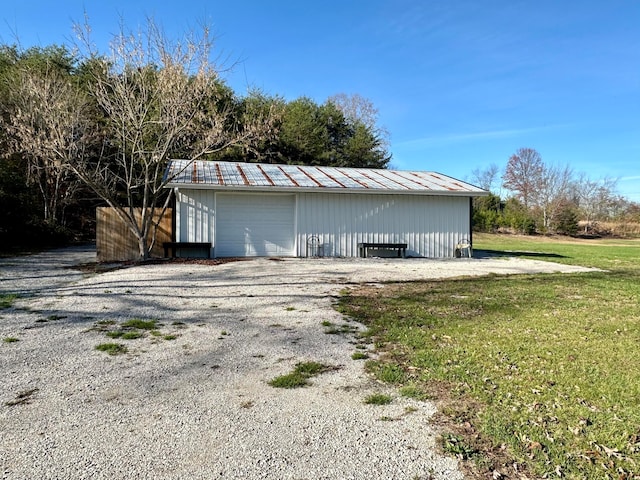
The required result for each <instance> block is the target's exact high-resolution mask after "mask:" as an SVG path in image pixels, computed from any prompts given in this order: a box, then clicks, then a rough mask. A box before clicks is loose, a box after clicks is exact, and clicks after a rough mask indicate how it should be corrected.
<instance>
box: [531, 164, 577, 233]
mask: <svg viewBox="0 0 640 480" xmlns="http://www.w3.org/2000/svg"><path fill="white" fill-rule="evenodd" d="M571 178H572V171H571V169H570V168H569V167H568V166H565V167H555V166H545V165H543V168H542V172H541V175H540V177H539V179H538V184H537V185H535V186H534V187H535V189H534V191H533V193H532V197H533V203H534V205H535V206H537V207H539V208H540V210H541V211H542V224H543V226H544V228H545V230H548V229H549V227H550V226H551V224H552V223H553V221H554V220H555V218H556V216H557V214H558V212H559V211H560V209H561V208H562V206H563V204H564V203H566V201H567V197H568V196H569V190H570V187H571Z"/></svg>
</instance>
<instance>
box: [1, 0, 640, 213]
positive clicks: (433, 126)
mask: <svg viewBox="0 0 640 480" xmlns="http://www.w3.org/2000/svg"><path fill="white" fill-rule="evenodd" d="M85 11H86V13H87V14H88V17H89V21H90V23H91V25H92V29H93V32H94V40H95V41H96V42H97V43H98V44H99V45H104V48H105V50H106V46H107V42H108V39H109V37H110V35H111V34H113V33H115V32H116V31H117V30H118V26H119V23H120V21H121V19H122V20H124V23H125V24H126V25H127V26H129V27H132V28H136V26H137V25H139V24H142V23H144V21H145V18H146V17H147V16H152V17H154V19H155V20H156V21H157V23H159V24H161V25H162V26H163V28H164V29H165V31H166V32H167V34H168V35H169V36H172V37H175V36H179V35H180V34H182V33H184V32H185V31H187V30H189V29H197V28H198V26H199V25H201V24H202V23H203V22H204V23H208V24H210V25H211V26H212V27H213V31H214V34H215V36H216V37H217V52H218V53H219V54H220V57H219V58H222V59H228V60H227V61H226V63H225V65H226V66H228V67H231V66H232V65H233V68H232V69H231V71H229V72H226V73H225V77H226V80H227V82H228V83H229V85H230V86H231V87H232V88H233V89H234V90H235V91H236V92H237V93H239V94H242V93H244V92H246V90H247V89H248V88H260V89H262V90H263V91H265V92H266V93H269V94H273V95H281V96H284V97H285V98H287V99H289V100H291V99H294V98H297V97H300V96H308V97H310V98H312V99H314V100H315V101H317V102H319V103H321V102H324V101H325V100H326V99H327V97H329V96H330V95H333V94H336V93H347V94H354V93H357V94H359V95H362V96H364V97H366V98H368V99H370V100H371V101H372V102H373V103H374V105H375V106H376V107H377V108H378V109H379V112H380V120H379V124H380V125H382V126H384V127H386V128H387V129H388V130H389V132H390V134H391V152H392V153H393V160H392V165H393V166H394V167H395V168H399V169H407V170H434V171H438V172H441V173H444V174H447V175H450V176H453V177H457V178H461V179H469V178H470V174H471V171H472V170H474V169H484V168H486V167H488V166H489V165H490V164H492V163H493V164H496V165H498V166H499V167H501V168H503V167H504V166H505V165H506V163H507V160H508V158H509V156H510V155H512V154H513V153H514V152H515V151H516V150H517V149H518V148H521V147H529V148H535V149H536V150H538V152H540V154H541V155H542V158H543V160H544V161H545V163H547V164H549V165H557V166H564V165H569V166H570V167H571V168H572V169H573V170H574V171H575V172H576V173H580V172H585V173H586V174H588V175H589V176H590V177H591V178H592V179H593V180H596V179H599V178H603V177H609V178H617V179H618V190H619V192H620V193H621V194H623V195H625V196H626V197H627V198H629V199H631V200H634V201H637V202H640V1H639V0H606V1H604V0H581V1H579V0H562V1H558V0H536V1H534V0H526V1H522V0H483V1H475V0H449V1H446V0H439V1H430V0H422V1H415V0H387V1H383V0H367V1H364V0H362V1H355V0H352V1H350V0H324V1H322V2H314V1H300V0H297V1H284V0H283V1H277V0H272V1H267V0H235V1H233V2H230V1H224V2H223V1H216V0H208V1H204V0H193V1H183V2H176V1H171V2H167V1H155V2H149V1H146V2H145V1H138V0H130V1H121V0H111V1H101V2H98V1H90V0H85V1H81V0H77V1H76V0H58V1H56V2H51V1H30V0H23V1H12V0H9V1H7V2H6V3H5V4H4V6H3V8H2V10H1V12H0V21H1V22H2V23H1V24H0V41H2V42H4V43H14V42H15V41H16V39H19V41H20V43H21V44H22V46H23V47H28V46H32V45H41V46H46V45H50V44H53V43H63V42H66V41H69V40H71V39H73V32H72V25H73V23H74V22H81V21H82V20H83V15H84V12H85Z"/></svg>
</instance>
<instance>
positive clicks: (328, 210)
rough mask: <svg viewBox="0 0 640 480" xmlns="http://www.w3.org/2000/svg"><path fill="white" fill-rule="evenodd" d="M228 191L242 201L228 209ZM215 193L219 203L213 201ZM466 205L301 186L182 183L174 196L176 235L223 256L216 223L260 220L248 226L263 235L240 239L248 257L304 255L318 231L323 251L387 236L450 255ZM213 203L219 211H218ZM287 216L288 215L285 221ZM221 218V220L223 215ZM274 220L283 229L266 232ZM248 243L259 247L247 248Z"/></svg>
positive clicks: (430, 253) (351, 249) (343, 251)
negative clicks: (256, 189)
mask: <svg viewBox="0 0 640 480" xmlns="http://www.w3.org/2000/svg"><path fill="white" fill-rule="evenodd" d="M234 197H235V198H236V199H241V200H240V201H239V202H240V204H242V205H239V206H237V207H233V206H231V205H232V204H233V202H227V201H225V200H233V198H234ZM220 198H222V199H223V201H222V204H221V205H218V204H217V203H218V202H219V200H220ZM273 198H279V199H280V200H283V199H286V201H285V202H284V203H283V204H282V205H280V207H278V208H275V205H276V204H277V203H282V202H278V201H276V204H273V203H272V202H270V201H269V199H273ZM296 199H297V200H296ZM285 204H286V206H285ZM221 207H223V208H221ZM469 208H470V202H469V197H462V196H460V197H454V196H426V195H396V194H386V195H375V194H341V193H340V194H339V193H304V192H303V193H298V194H297V195H293V194H291V195H283V194H267V193H260V194H258V193H256V194H237V195H236V194H230V193H217V194H216V193H215V191H213V190H206V189H202V190H196V189H193V190H186V189H185V190H180V192H178V194H177V204H176V229H177V231H176V240H177V241H184V242H204V241H210V242H212V243H213V244H214V251H213V253H214V254H215V255H216V256H222V255H227V254H229V253H228V252H225V248H226V247H224V246H223V245H219V246H221V247H222V248H221V249H216V248H215V247H216V245H215V242H216V241H218V242H219V241H220V240H221V239H225V234H224V233H221V232H220V227H221V226H224V225H225V224H226V225H229V223H228V222H229V220H230V219H233V218H246V220H247V222H248V223H247V225H248V224H249V223H262V227H260V226H258V228H257V230H255V229H254V230H255V231H254V235H255V234H256V232H257V234H258V235H262V238H254V239H252V240H250V241H249V242H248V243H247V242H242V243H243V244H244V245H249V248H248V249H245V253H244V255H248V256H250V255H297V256H301V257H304V256H306V255H307V240H308V239H309V237H310V236H312V235H317V236H319V237H320V240H321V243H322V245H323V247H324V255H326V256H344V257H354V256H358V243H360V242H385V243H407V244H408V248H407V256H421V257H434V258H443V257H444V258H446V257H452V256H453V255H454V249H455V245H456V243H458V242H459V241H460V240H462V239H463V238H470V237H471V231H470V220H469V217H470V211H469ZM216 209H219V210H220V211H219V212H217V213H218V214H217V215H216ZM276 211H278V212H279V214H278V215H275V217H274V215H271V214H270V212H276ZM285 212H289V213H285ZM287 215H289V216H288V220H286V221H285V220H283V219H284V217H285V216H287ZM221 216H225V217H226V218H227V220H225V219H222V221H221ZM278 218H280V220H278ZM274 225H277V230H279V231H280V233H281V235H279V236H277V238H276V237H272V238H267V237H268V236H271V235H272V233H273V231H274V229H273V228H270V226H274ZM236 226H237V225H236ZM216 228H217V229H218V235H216ZM234 228H235V227H234ZM260 229H262V233H260ZM269 232H271V233H269ZM287 239H289V240H287ZM227 240H228V239H227ZM236 243H237V242H236ZM251 245H254V246H259V248H254V249H253V250H251ZM270 245H271V246H270ZM274 245H275V246H274ZM272 247H273V248H275V250H273V248H272ZM220 250H221V251H220Z"/></svg>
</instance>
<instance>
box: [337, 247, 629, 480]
mask: <svg viewBox="0 0 640 480" xmlns="http://www.w3.org/2000/svg"><path fill="white" fill-rule="evenodd" d="M474 249H475V250H484V251H491V252H492V253H494V254H509V255H517V256H523V257H531V258H535V259H538V260H550V261H557V262H561V263H570V264H576V265H586V266H594V267H598V268H601V269H605V270H606V271H600V272H590V273H581V274H547V275H522V276H519V275H518V276H515V275H514V276H495V275H494V276H489V277H482V278H460V279H454V280H442V281H429V282H416V283H410V284H392V285H387V286H386V287H385V288H384V289H375V292H374V291H373V290H368V289H366V288H363V289H361V290H358V291H355V292H352V293H351V294H349V295H347V296H345V297H343V299H342V304H341V305H342V308H343V310H344V311H345V312H347V313H348V314H349V315H351V316H352V317H354V318H356V319H357V320H359V321H361V322H363V323H365V324H367V325H368V327H369V331H368V333H367V334H368V335H370V336H371V337H372V338H373V339H374V340H375V342H376V345H377V347H378V349H379V350H380V351H381V352H384V355H383V359H384V360H383V361H382V364H381V363H376V362H370V364H369V367H370V369H371V370H372V371H373V372H374V373H377V374H378V375H379V376H380V377H381V378H384V377H385V373H388V372H389V371H390V370H398V368H397V367H394V365H398V366H400V367H402V369H403V370H404V373H403V374H402V375H395V376H394V377H393V379H394V380H393V381H394V383H397V384H398V385H400V386H404V387H405V388H406V387H407V386H409V387H411V388H412V389H415V388H421V389H422V390H423V391H424V392H425V394H427V395H429V394H430V393H432V395H433V396H435V397H436V398H437V399H439V400H441V401H442V402H443V403H442V405H441V410H442V411H444V412H445V413H446V414H447V415H448V417H449V419H450V420H451V423H450V428H451V430H452V433H447V435H445V436H443V438H445V439H449V440H447V441H443V445H444V446H445V449H446V447H447V446H448V445H449V446H451V445H452V443H451V441H450V439H451V438H452V435H455V439H456V440H455V442H454V443H455V449H454V450H452V451H454V452H457V453H459V452H460V451H461V452H464V455H463V456H465V457H470V458H471V460H472V461H475V463H476V465H477V466H478V468H484V469H488V470H492V469H494V468H498V469H499V470H500V471H501V472H503V473H510V474H513V473H514V470H513V466H509V467H506V466H503V465H501V464H500V463H506V462H507V461H508V459H509V458H511V459H512V461H510V462H509V463H511V464H513V461H515V462H516V463H517V464H518V466H519V469H526V471H528V472H529V475H534V476H539V477H542V476H545V475H546V476H548V477H554V478H558V476H560V475H561V476H562V477H563V478H576V479H578V478H580V479H585V478H593V479H604V478H615V479H618V478H640V348H638V347H639V346H640V266H639V265H638V263H640V262H638V260H639V258H640V241H559V240H549V239H546V238H529V237H515V236H514V237H510V236H493V235H477V236H475V237H474ZM385 362H389V363H390V365H386V364H385ZM387 376H388V375H387ZM461 444H464V448H462V447H460V445H461ZM492 450H493V451H494V452H501V453H500V455H499V456H496V455H490V454H489V452H491V451H492ZM505 454H506V455H505Z"/></svg>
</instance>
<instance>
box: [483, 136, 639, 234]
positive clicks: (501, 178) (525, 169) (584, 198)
mask: <svg viewBox="0 0 640 480" xmlns="http://www.w3.org/2000/svg"><path fill="white" fill-rule="evenodd" d="M471 182H472V183H475V184H476V185H478V186H479V187H481V188H483V189H485V190H489V191H490V192H491V194H490V195H489V196H488V197H482V198H477V199H475V200H474V211H473V222H474V228H475V229H477V230H480V231H486V232H495V231H509V232H514V233H522V234H534V233H542V234H563V235H577V234H582V235H596V236H601V235H622V236H625V235H630V236H639V235H640V205H639V204H638V203H635V202H631V201H629V200H628V199H626V198H624V197H623V196H621V195H619V194H617V193H616V187H617V185H616V183H617V181H616V179H611V178H599V179H591V178H589V177H588V175H586V174H584V173H581V174H575V173H574V172H573V171H572V170H571V168H569V166H563V167H558V166H553V165H548V164H546V163H545V162H544V161H543V160H542V157H541V155H540V153H538V152H537V151H536V150H534V149H532V148H521V149H519V150H518V151H517V152H515V153H514V154H513V155H512V156H511V157H510V158H509V160H508V162H507V164H506V166H505V167H504V168H502V169H501V168H500V167H498V166H497V165H495V164H492V165H490V166H489V167H487V168H485V169H477V170H474V171H473V172H472V178H471Z"/></svg>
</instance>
